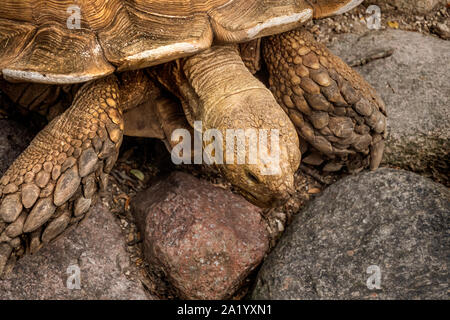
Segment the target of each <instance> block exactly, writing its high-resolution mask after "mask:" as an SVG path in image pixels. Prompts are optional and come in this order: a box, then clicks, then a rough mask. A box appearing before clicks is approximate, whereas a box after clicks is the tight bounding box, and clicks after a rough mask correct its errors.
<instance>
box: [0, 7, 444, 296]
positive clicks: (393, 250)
mask: <svg viewBox="0 0 450 320" xmlns="http://www.w3.org/2000/svg"><path fill="white" fill-rule="evenodd" d="M385 2H386V1H384V2H383V1H365V2H364V3H363V4H362V5H361V6H360V7H358V8H356V9H355V10H352V11H351V12H349V13H347V14H344V15H341V16H337V17H334V18H328V19H324V20H321V21H317V22H314V23H310V24H309V25H308V26H307V27H308V28H309V29H310V30H311V31H312V32H313V33H314V34H315V36H316V38H317V39H318V40H320V41H323V42H325V43H326V44H327V45H328V46H329V47H330V48H331V49H332V50H333V51H334V52H335V53H336V54H338V55H339V56H340V57H342V58H343V59H344V60H345V61H346V62H347V63H349V64H350V65H352V66H353V67H355V68H356V69H357V70H358V71H359V72H360V73H361V74H362V75H363V76H364V77H365V78H366V79H367V80H368V81H369V83H371V84H372V85H373V86H374V87H375V88H376V89H377V91H378V92H379V93H380V95H381V96H382V98H383V99H384V100H385V102H386V105H387V107H388V128H389V137H388V144H387V145H388V146H387V148H386V154H385V157H384V162H383V166H385V167H391V168H395V169H400V168H401V169H406V170H409V171H413V172H416V173H419V174H421V175H422V176H426V177H429V178H432V179H433V180H434V181H435V182H434V183H433V182H431V181H429V180H427V179H425V178H422V177H420V176H418V175H415V174H409V173H405V172H404V171H394V170H392V169H384V170H381V171H380V172H379V173H376V174H372V173H370V174H369V173H363V174H361V175H360V176H357V177H348V178H345V179H346V180H340V181H339V182H337V183H336V184H333V183H334V182H335V181H337V180H339V179H341V178H342V177H341V176H338V175H329V176H327V177H323V176H320V175H318V173H317V172H316V171H315V170H314V169H312V168H310V167H306V166H302V167H301V169H300V170H299V171H298V172H297V174H296V178H295V184H296V193H295V194H294V195H293V197H292V198H291V199H290V200H289V201H288V203H286V204H285V205H284V206H283V207H280V208H274V209H270V210H264V211H262V212H260V213H261V215H260V216H262V217H263V225H265V228H264V230H262V229H258V232H256V234H258V235H259V236H260V238H258V239H259V240H258V241H256V240H254V239H253V240H251V239H247V238H245V237H244V235H242V232H241V231H239V230H242V228H244V230H245V229H246V228H247V230H253V231H254V230H256V229H255V228H256V227H255V225H258V223H259V222H258V223H256V222H255V221H256V220H255V221H254V222H253V223H251V221H250V220H251V219H250V220H248V221H245V219H242V218H239V215H237V218H236V219H238V221H242V225H240V226H239V224H237V225H235V224H234V223H233V221H229V220H227V219H225V218H224V217H225V216H226V214H225V213H219V211H220V210H223V209H215V210H218V211H217V219H222V220H223V221H222V220H220V221H221V223H218V227H217V228H215V229H217V230H219V231H220V232H219V233H220V234H215V233H212V232H210V230H209V229H208V225H209V224H211V221H210V220H208V219H206V217H205V218H202V219H200V220H199V221H201V223H193V222H192V217H190V215H189V214H188V212H186V211H181V212H183V213H182V214H181V213H180V214H181V215H182V216H183V219H184V220H183V221H184V222H185V224H181V225H178V224H176V225H174V222H173V221H172V220H170V219H169V218H167V217H166V215H161V216H160V217H157V218H158V219H157V220H156V221H160V224H159V226H166V227H167V225H169V226H172V227H173V229H171V230H172V231H173V230H175V231H173V232H172V233H171V231H170V230H169V229H165V230H166V231H167V232H166V233H164V234H167V237H162V236H161V234H158V232H157V231H158V230H160V229H158V228H160V227H158V226H155V225H152V224H151V223H152V221H153V220H152V219H146V218H145V217H147V215H148V214H149V209H148V208H149V207H151V208H153V209H152V211H151V212H163V213H164V212H172V211H173V210H175V209H176V210H180V209H177V208H175V209H173V208H172V209H173V210H172V209H171V208H170V207H169V208H167V207H165V206H167V205H169V206H170V205H171V204H173V202H174V201H169V202H167V199H171V198H170V197H173V195H171V194H170V192H169V193H164V192H162V193H161V194H159V195H158V196H155V194H156V193H158V192H156V191H157V190H153V192H152V191H150V193H149V191H148V190H147V189H148V188H149V187H150V188H151V187H152V186H155V184H156V183H157V181H159V182H158V183H161V181H160V179H161V177H165V176H167V175H169V174H170V173H171V172H173V171H175V170H178V171H184V172H186V173H189V174H190V175H193V176H194V177H198V178H201V179H203V180H206V181H208V182H209V183H210V184H212V186H214V187H216V188H217V189H214V190H215V191H214V192H213V193H214V197H215V198H219V199H220V201H217V202H218V203H222V204H223V205H224V206H225V203H227V202H226V201H225V200H224V199H228V198H229V197H231V196H230V194H231V193H230V190H231V191H233V190H232V188H231V186H230V185H229V184H228V183H226V182H225V181H223V179H221V178H220V177H219V176H218V175H217V174H216V173H215V172H214V171H211V170H209V169H208V168H199V167H194V166H183V167H177V168H176V167H175V166H173V165H172V164H171V161H170V155H169V153H168V152H167V151H166V149H165V147H164V145H163V144H162V143H161V142H159V141H156V140H149V139H133V138H126V139H125V140H124V143H123V146H122V152H121V157H120V158H119V160H118V162H117V164H116V166H115V168H114V170H113V172H112V174H111V177H110V184H109V187H108V190H107V191H106V192H104V193H103V194H102V195H101V201H100V204H99V205H98V206H96V207H95V208H94V209H92V212H91V217H90V218H89V219H88V220H87V222H86V223H85V224H84V226H82V227H80V228H78V229H77V230H73V231H71V232H70V234H68V235H67V237H65V238H61V239H59V240H57V241H56V242H55V243H54V244H52V245H51V246H49V247H48V248H46V249H43V250H42V251H40V252H39V253H38V254H37V255H35V256H32V257H28V258H25V259H23V260H22V261H19V263H18V264H17V267H16V268H15V269H14V272H13V274H11V275H10V276H9V277H8V278H7V279H5V280H0V288H2V289H3V291H2V293H0V298H33V299H34V298H58V299H72V298H77V299H78V298H80V299H81V298H85V299H98V298H105V299H127V298H130V299H147V298H150V299H152V298H162V299H174V298H177V297H184V298H234V299H240V298H244V297H247V298H275V299H276V298H282V299H283V298H342V299H351V298H445V297H444V296H443V292H447V290H448V288H447V287H446V286H445V284H446V280H445V278H443V276H442V275H443V274H444V273H445V272H446V269H445V266H446V262H445V260H444V258H443V257H444V256H445V255H444V254H443V251H442V250H443V248H442V247H440V245H443V244H445V245H444V248H445V247H446V248H448V229H449V228H448V213H449V211H450V203H449V198H450V196H449V193H448V189H447V188H445V187H443V186H441V185H439V184H438V183H441V184H444V185H446V186H447V187H448V186H449V180H448V167H449V163H450V159H449V150H450V144H449V141H450V139H449V134H450V128H449V123H450V101H449V97H450V86H449V82H448V74H449V73H450V69H449V66H450V42H449V41H446V40H445V39H448V38H449V34H448V30H449V29H448V27H449V9H448V6H446V4H445V3H443V2H440V3H438V2H439V1H428V2H427V1H424V2H423V4H422V3H421V4H420V6H419V5H418V6H415V7H410V6H408V5H404V3H405V2H408V1H403V2H401V1H392V2H389V3H390V4H389V5H386V4H384V3H385ZM434 2H435V3H434ZM371 4H378V5H379V6H380V7H381V25H380V29H379V30H368V28H367V21H368V19H369V15H368V14H367V13H366V8H367V7H368V6H369V5H371ZM0 121H1V123H0V158H1V161H0V175H1V174H2V173H3V172H4V170H6V168H7V167H8V165H9V163H11V162H12V160H13V159H14V158H15V157H16V156H17V155H18V154H19V153H20V151H21V150H23V148H24V147H25V146H26V145H27V143H28V141H30V140H31V138H32V137H33V135H34V134H35V132H36V130H37V128H38V127H39V124H37V125H33V126H28V125H24V124H23V123H24V121H23V119H22V118H21V119H20V123H18V122H14V117H12V119H11V117H10V119H7V120H0ZM33 128H34V129H33ZM171 177H172V176H171ZM171 179H175V178H173V177H172V178H171ZM176 179H180V183H182V181H183V179H184V178H183V177H181V178H180V177H178V178H176ZM163 183H164V182H163ZM339 183H340V184H339ZM330 185H331V187H329V186H330ZM169 186H170V184H169ZM371 186H372V187H373V188H374V189H372V190H379V192H378V193H376V194H373V195H372V194H371ZM199 188H200V189H201V183H199ZM203 188H208V187H203ZM161 189H163V188H161ZM166 189H170V188H169V187H167V188H166ZM409 189H412V190H409ZM145 190H147V191H145ZM150 190H152V189H150ZM324 190H325V191H324ZM354 190H359V192H360V193H355V192H354ZM142 192H145V193H147V194H149V196H147V197H144V198H145V199H147V198H152V197H153V198H154V197H156V199H155V200H154V203H155V204H153V202H151V201H150V202H149V203H147V202H145V201H144V200H142V199H144V198H142V197H143V196H142V194H144V193H142ZM333 192H334V193H333ZM336 192H338V193H339V192H340V193H339V194H338V195H337V194H335V193H336ZM139 193H141V194H140V195H139V196H138V197H137V198H136V195H137V194H139ZM353 193H355V194H363V195H364V196H365V197H367V199H366V198H361V199H354V198H352V194H353ZM175 194H176V195H177V197H179V198H180V199H181V200H179V201H181V202H180V203H181V204H184V205H187V204H189V203H190V202H189V201H187V200H182V199H183V197H188V195H185V194H184V192H183V190H179V191H177V192H175ZM390 197H392V198H390ZM423 197H426V198H427V199H429V201H428V202H424V203H418V202H420V201H419V200H420V199H422V198H423ZM153 198H152V199H153ZM139 199H141V200H139ZM177 199H178V198H177ZM206 199H208V195H205V199H204V200H202V201H209V200H206ZM334 199H338V201H336V203H334V202H335V201H334ZM364 199H365V200H364ZM433 199H434V200H433ZM158 201H159V202H158ZM183 201H187V202H186V203H185V202H183ZM364 201H365V202H364ZM371 201H372V202H373V204H374V205H373V206H369V205H368V204H367V203H371ZM232 202H236V203H239V201H237V200H235V201H234V200H233V201H232ZM164 203H169V204H166V205H164ZM330 203H333V206H330V205H329V204H330ZM348 203H353V204H354V205H353V206H350V207H348V206H346V205H347V204H348ZM364 203H366V204H364ZM306 204H309V205H308V206H306V209H305V205H306ZM327 204H328V205H327ZM396 204H398V205H396ZM152 205H153V206H154V207H152ZM216 205H217V204H216ZM364 205H365V207H364ZM339 206H342V207H339ZM367 206H369V207H367ZM391 206H392V207H391ZM317 208H322V209H320V210H319V209H317ZM245 210H250V211H252V210H256V209H250V208H247V209H245ZM314 210H316V211H314ZM317 210H318V211H317ZM313 211H314V212H313ZM136 212H140V213H139V214H136ZM177 212H178V211H177ZM201 212H202V210H199V211H198V213H199V214H200V213H201ZM214 212H215V211H214ZM224 212H226V211H224ZM255 212H256V211H255ZM332 212H336V214H333V213H332ZM427 212H429V213H430V215H429V216H428V215H427V214H426V213H427ZM344 213H345V214H344ZM369 213H370V214H369ZM408 213H410V214H412V213H418V217H417V219H418V220H411V219H410V218H408V216H407V215H408ZM111 215H112V217H114V219H110V218H111ZM372 217H378V218H377V219H375V220H373V218H372ZM408 219H409V220H408ZM391 220H392V221H398V223H395V224H392V228H391V227H390V225H391V224H390V221H391ZM146 221H147V222H146ZM189 221H191V222H189ZM361 221H368V222H367V224H363V227H360V224H361ZM179 223H181V222H179ZM331 226H334V227H333V228H332V227H331ZM408 226H413V227H411V228H412V229H411V230H410V231H411V233H409V234H408V236H407V237H406V235H405V231H404V229H405V228H407V227H408ZM148 228H149V229H148ZM161 228H162V227H161ZM258 228H259V227H258ZM286 228H288V230H289V231H287V233H285V234H284V230H285V229H286ZM149 230H151V231H149ZM155 230H156V231H155ZM176 230H178V232H176ZM180 230H182V232H181V231H180ZM208 230H209V231H208ZM194 231H195V232H194ZM445 232H447V234H446V233H445ZM196 234H197V235H199V236H198V237H197V238H196V237H195V235H196ZM283 234H284V235H283ZM314 234H319V235H320V236H318V237H315V236H314ZM282 235H283V240H281V243H280V245H277V243H278V241H279V239H280V237H281V236H282ZM221 237H222V238H223V237H224V238H227V239H228V242H226V243H225V244H226V245H230V244H233V245H234V246H230V249H228V250H224V251H223V252H222V253H223V254H222V256H221V257H222V258H223V259H225V260H220V259H218V258H217V257H211V256H210V255H209V253H208V252H204V251H201V250H200V249H199V245H198V244H199V243H208V244H209V245H211V243H215V245H216V246H218V245H220V244H221V243H220V242H218V241H219V240H218V239H221ZM383 237H384V238H383ZM386 239H387V240H386ZM389 239H390V240H389ZM445 239H447V240H445ZM388 240H389V241H388ZM446 241H447V242H446ZM174 243H175V244H176V246H174V245H173V244H174ZM152 244H154V245H152ZM222 244H223V243H222ZM225 244H223V245H225ZM394 244H395V245H394ZM333 245H334V246H333ZM158 246H160V247H158ZM376 247H378V249H376V250H375V249H374V248H376ZM155 248H158V249H157V250H156V249H155ZM174 248H176V251H173V250H175V249H174ZM273 248H276V249H273ZM328 248H331V249H332V250H331V249H330V250H331V251H330V250H328ZM380 248H381V249H380ZM233 249H236V250H246V251H245V252H246V254H243V255H242V256H239V255H238V254H236V253H235V252H234V251H233ZM372 249H374V250H375V251H374V252H373V253H371V252H370V250H372ZM171 250H172V251H171ZM271 250H274V251H273V253H271V254H270V255H269V256H268V257H266V258H265V259H264V260H265V262H264V263H263V266H262V268H261V272H259V273H258V270H259V268H255V266H257V265H259V264H260V261H261V260H262V259H263V257H264V256H265V255H267V254H268V253H269V252H270V251H271ZM307 250H311V256H309V257H305V256H304V255H306V252H309V251H307ZM216 251H217V250H216ZM261 252H262V253H261ZM405 252H407V253H408V254H406V255H405V254H404V253H405ZM183 253H184V256H186V257H191V258H192V259H193V260H189V259H187V258H186V259H187V260H186V259H185V260H183V261H181V260H179V259H177V257H178V256H183ZM293 253H294V254H293ZM302 255H303V256H302ZM377 255H378V256H377ZM399 257H402V259H400V258H399ZM287 258H289V259H288V260H286V259H287ZM316 258H317V259H316ZM148 261H151V263H149V262H148ZM216 261H219V262H217V263H218V265H216V267H219V270H215V269H214V263H216ZM223 261H227V263H224V262H223ZM315 261H321V262H320V265H318V266H316V267H314V263H317V262H315ZM369 261H370V264H371V265H377V266H379V267H380V268H381V272H382V275H383V277H384V278H382V279H383V281H382V288H383V289H384V288H386V289H385V290H380V289H376V290H374V291H373V290H369V289H368V288H367V286H366V283H365V279H367V278H368V277H369V276H370V274H366V268H367V267H368V265H367V263H369ZM411 261H418V264H412V263H411ZM73 263H74V264H77V265H79V266H80V270H81V274H82V275H84V278H82V279H84V280H86V281H84V280H82V289H81V290H68V289H67V288H66V281H67V279H68V276H69V275H68V273H67V267H68V266H69V265H71V264H73ZM43 265H45V267H42V266H43ZM425 265H426V266H427V268H426V269H424V268H422V267H423V266H425ZM226 266H229V267H226ZM235 266H239V268H238V269H239V270H236V268H234V267H235ZM325 266H330V267H329V268H327V267H325ZM177 268H178V269H177ZM183 268H184V269H183ZM189 268H191V269H189ZM221 268H222V269H223V270H222V269H221ZM185 269H186V270H187V271H186V272H184V271H183V270H185ZM200 270H201V272H200ZM300 270H302V271H300ZM219 271H220V272H219ZM192 274H196V275H198V276H199V279H197V280H198V281H204V282H203V283H200V284H198V283H197V284H195V285H194V284H193V282H192V279H191V280H189V279H190V278H189V276H190V275H192ZM24 275H25V276H24ZM191 278H192V277H191ZM415 278H416V279H420V281H419V280H417V281H416V282H414V279H415ZM214 279H215V280H216V282H215V283H214V285H213V286H210V287H209V288H207V287H208V286H207V285H205V284H208V281H213V280H214ZM219 280H220V281H219ZM384 280H387V281H384ZM349 283H352V285H351V286H350V285H349ZM255 284H256V288H253V287H254V286H255ZM196 286H197V287H196ZM18 288H24V289H23V290H19V289H18ZM195 288H196V289H197V290H195ZM198 288H203V289H198ZM405 288H409V289H408V290H406V289H405ZM429 288H433V290H431V289H429ZM46 289H47V290H46ZM202 290H203V291H202ZM195 291H197V292H200V293H197V295H195V294H194V293H193V292H195ZM399 292H404V294H402V293H399ZM405 292H406V293H405ZM189 294H192V295H189Z"/></svg>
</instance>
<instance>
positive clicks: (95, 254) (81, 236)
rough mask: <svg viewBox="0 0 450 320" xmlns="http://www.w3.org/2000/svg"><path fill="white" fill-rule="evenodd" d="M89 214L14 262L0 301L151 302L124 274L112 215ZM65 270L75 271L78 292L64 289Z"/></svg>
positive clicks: (126, 265)
mask: <svg viewBox="0 0 450 320" xmlns="http://www.w3.org/2000/svg"><path fill="white" fill-rule="evenodd" d="M91 210H92V212H91V215H90V216H89V218H88V219H87V220H86V221H84V223H82V224H81V225H80V226H79V227H78V228H76V229H73V230H71V231H69V232H68V233H67V234H66V235H64V236H63V237H61V238H60V239H58V240H56V241H55V242H53V243H51V244H48V245H47V246H45V247H44V248H42V249H41V250H40V251H38V252H37V253H36V254H35V255H32V256H25V257H24V258H22V259H20V260H19V261H18V262H17V263H16V266H15V267H14V269H13V270H12V271H11V273H9V274H8V275H7V276H6V278H5V279H4V280H0V299H27V300H28V299H63V300H66V299H149V298H151V297H149V296H147V294H146V292H145V291H144V289H143V287H142V284H141V283H140V282H138V281H136V280H134V279H128V278H127V276H126V275H125V273H128V272H129V273H130V274H133V273H134V271H135V270H134V268H135V267H134V265H133V264H131V263H130V259H129V255H128V253H127V251H126V248H125V246H126V245H125V241H124V240H125V239H124V238H123V235H122V233H121V230H120V227H119V226H118V225H117V223H116V222H115V221H114V217H113V216H112V215H111V213H109V212H108V210H106V208H105V207H103V206H101V205H97V206H95V207H94V208H92V209H91ZM70 266H78V267H79V270H80V287H81V288H80V289H68V287H67V281H68V280H70V279H69V277H70V274H69V271H70V269H69V270H68V268H69V267H70ZM72 272H73V271H72ZM72 279H73V278H72ZM72 283H73V284H74V283H75V282H72Z"/></svg>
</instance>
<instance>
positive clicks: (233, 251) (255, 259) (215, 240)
mask: <svg viewBox="0 0 450 320" xmlns="http://www.w3.org/2000/svg"><path fill="white" fill-rule="evenodd" d="M132 209H133V212H134V215H135V217H136V220H137V223H138V226H139V228H140V230H141V234H142V235H143V237H144V255H145V257H146V259H147V260H148V263H149V264H150V265H151V266H152V267H155V268H157V269H159V270H161V271H162V273H164V274H165V276H166V279H165V280H166V281H168V282H169V284H170V286H172V288H171V289H173V290H174V291H175V292H176V294H177V295H178V296H179V297H180V298H183V299H225V298H229V297H230V296H232V295H233V293H234V292H235V291H236V290H237V289H238V288H239V286H240V285H241V284H242V282H243V280H244V279H245V278H246V277H247V275H248V274H249V273H250V272H251V271H252V270H253V269H254V268H255V267H256V266H257V265H258V264H259V263H260V262H261V260H262V258H263V257H264V254H265V253H266V251H267V249H268V234H267V231H266V225H265V222H264V220H263V219H262V216H261V209H259V208H258V207H255V206H254V205H252V204H250V203H249V202H247V201H246V200H244V199H243V198H242V197H240V196H238V195H235V194H233V193H231V192H230V191H228V190H224V189H221V188H218V187H215V186H213V185H212V184H210V183H209V182H206V181H203V180H199V179H197V178H195V177H193V176H191V175H188V174H186V173H182V172H174V173H172V174H171V175H169V176H168V177H166V178H164V179H161V180H159V181H158V182H157V183H155V184H154V185H153V186H152V187H150V188H149V189H147V190H146V191H144V192H141V193H140V194H138V195H137V196H136V198H135V199H134V202H133V203H132Z"/></svg>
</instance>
